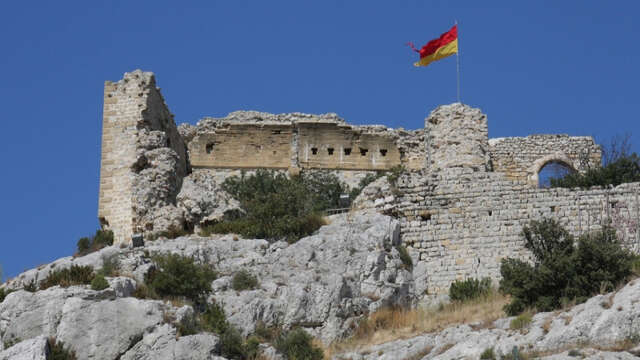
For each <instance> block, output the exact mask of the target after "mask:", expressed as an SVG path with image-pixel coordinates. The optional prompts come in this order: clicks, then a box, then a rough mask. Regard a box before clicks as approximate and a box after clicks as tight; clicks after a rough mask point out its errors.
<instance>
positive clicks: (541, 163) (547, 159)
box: [527, 153, 578, 187]
mask: <svg viewBox="0 0 640 360" xmlns="http://www.w3.org/2000/svg"><path fill="white" fill-rule="evenodd" d="M552 162H556V163H560V164H562V165H564V166H566V167H567V168H569V169H570V170H571V171H577V170H576V168H578V166H577V164H575V163H574V161H573V160H571V158H569V156H567V155H566V154H564V153H556V154H551V155H547V156H543V157H541V158H539V159H537V160H536V161H534V162H533V164H532V165H531V166H530V167H529V169H527V179H528V181H529V184H531V185H532V186H534V187H538V182H539V181H540V178H539V175H540V170H542V168H544V167H545V165H547V164H549V163H552Z"/></svg>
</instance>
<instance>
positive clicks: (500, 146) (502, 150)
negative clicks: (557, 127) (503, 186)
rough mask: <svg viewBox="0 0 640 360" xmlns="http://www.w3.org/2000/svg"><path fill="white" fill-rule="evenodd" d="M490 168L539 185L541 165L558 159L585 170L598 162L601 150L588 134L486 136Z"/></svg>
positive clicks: (571, 166) (598, 163) (573, 167)
mask: <svg viewBox="0 0 640 360" xmlns="http://www.w3.org/2000/svg"><path fill="white" fill-rule="evenodd" d="M489 151H490V154H491V161H492V164H493V170H494V171H497V172H502V173H504V174H506V175H507V177H509V178H510V179H513V180H525V181H527V182H529V184H531V185H533V186H537V185H538V173H539V172H540V169H541V168H542V167H543V166H544V165H545V164H547V163H548V162H550V161H559V162H561V163H563V164H565V165H567V166H569V167H570V168H572V169H573V170H576V171H580V172H582V171H586V170H587V169H589V168H592V167H597V166H599V165H600V159H601V157H602V151H601V149H600V146H598V145H597V144H596V143H595V142H594V141H593V138H592V137H590V136H568V135H530V136H527V137H507V138H495V139H490V140H489Z"/></svg>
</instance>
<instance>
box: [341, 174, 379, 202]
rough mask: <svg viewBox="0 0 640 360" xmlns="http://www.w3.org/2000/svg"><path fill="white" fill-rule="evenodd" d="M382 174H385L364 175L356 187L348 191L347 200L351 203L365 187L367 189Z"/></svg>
mask: <svg viewBox="0 0 640 360" xmlns="http://www.w3.org/2000/svg"><path fill="white" fill-rule="evenodd" d="M384 174H385V173H384V172H382V171H380V172H376V173H375V174H367V175H365V176H364V177H363V178H362V179H360V182H358V186H356V187H354V188H353V189H351V191H349V199H350V200H351V201H353V200H355V199H356V198H357V197H358V195H360V193H361V192H362V190H363V189H364V188H365V187H367V185H369V184H371V183H372V182H374V181H376V180H378V179H379V178H381V177H382V176H383V175H384Z"/></svg>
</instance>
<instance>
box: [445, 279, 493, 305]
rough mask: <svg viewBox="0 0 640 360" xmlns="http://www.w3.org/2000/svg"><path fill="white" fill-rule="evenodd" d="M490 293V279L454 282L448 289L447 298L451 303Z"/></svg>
mask: <svg viewBox="0 0 640 360" xmlns="http://www.w3.org/2000/svg"><path fill="white" fill-rule="evenodd" d="M490 291H491V278H488V277H486V278H483V279H482V280H478V279H467V280H463V281H458V280H456V281H455V282H453V283H452V284H451V286H450V287H449V298H450V299H451V300H453V301H468V300H473V299H478V298H481V297H483V296H487V295H488V294H489V292H490Z"/></svg>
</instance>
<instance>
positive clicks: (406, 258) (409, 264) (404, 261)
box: [396, 245, 413, 271]
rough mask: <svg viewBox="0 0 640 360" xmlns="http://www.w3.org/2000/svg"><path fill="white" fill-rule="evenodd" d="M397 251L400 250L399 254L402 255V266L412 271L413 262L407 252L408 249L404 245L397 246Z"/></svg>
mask: <svg viewBox="0 0 640 360" xmlns="http://www.w3.org/2000/svg"><path fill="white" fill-rule="evenodd" d="M396 250H398V254H399V255H400V260H402V264H403V265H404V268H405V269H407V270H409V271H411V269H413V260H411V256H410V255H409V252H408V251H407V248H406V247H404V245H396Z"/></svg>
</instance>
